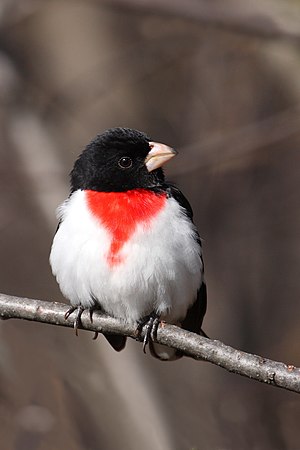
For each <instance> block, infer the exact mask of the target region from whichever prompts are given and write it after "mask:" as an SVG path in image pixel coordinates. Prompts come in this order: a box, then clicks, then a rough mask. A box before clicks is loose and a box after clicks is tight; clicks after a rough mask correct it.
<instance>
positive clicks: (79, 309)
mask: <svg viewBox="0 0 300 450" xmlns="http://www.w3.org/2000/svg"><path fill="white" fill-rule="evenodd" d="M86 309H88V310H89V314H90V320H91V323H93V312H94V310H95V309H96V308H95V307H93V306H92V307H91V308H84V307H83V306H82V305H78V306H71V308H69V309H68V311H67V312H66V313H65V319H66V320H67V319H68V318H69V317H70V315H71V314H72V313H73V312H74V311H76V317H75V320H74V330H75V334H76V336H78V329H79V328H80V327H81V316H82V313H83V311H85V310H86ZM97 337H98V331H95V334H94V337H93V339H97Z"/></svg>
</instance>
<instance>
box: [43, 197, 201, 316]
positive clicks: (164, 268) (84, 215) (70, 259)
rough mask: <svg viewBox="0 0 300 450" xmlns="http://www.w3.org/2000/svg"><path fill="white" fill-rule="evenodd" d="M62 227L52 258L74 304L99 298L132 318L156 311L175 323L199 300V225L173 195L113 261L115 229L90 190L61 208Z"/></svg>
mask: <svg viewBox="0 0 300 450" xmlns="http://www.w3.org/2000/svg"><path fill="white" fill-rule="evenodd" d="M59 218H60V219H61V224H60V227H59V229H58V231H57V233H56V235H55V237H54V240H53V245H52V249H51V254H50V264H51V267H52V271H53V274H54V275H55V276H56V278H57V281H58V283H59V286H60V289H61V291H62V293H63V294H64V296H65V297H66V298H68V299H69V300H70V302H71V304H72V305H73V306H77V305H79V304H82V305H83V306H84V307H85V308H87V307H90V306H92V305H93V304H94V302H95V300H97V302H98V303H99V305H100V306H101V307H102V308H103V309H104V310H105V311H106V312H107V313H108V314H111V315H113V316H115V317H119V318H121V319H125V320H126V321H128V322H136V321H137V320H139V319H141V318H143V317H145V316H146V315H148V314H150V313H152V312H153V311H154V310H155V311H157V312H158V313H159V314H161V317H162V319H165V320H167V321H168V322H169V323H176V322H177V321H178V320H180V319H183V318H184V317H185V315H186V312H187V309H188V308H189V306H190V305H191V304H192V303H193V302H194V301H195V300H196V296H197V290H198V289H199V287H200V284H201V281H202V263H201V258H200V253H199V252H200V249H199V245H198V243H197V242H196V240H195V228H194V225H193V224H192V223H191V221H190V220H189V219H188V218H186V217H185V215H184V214H183V213H182V208H181V207H180V205H179V204H178V203H177V202H176V201H175V200H174V199H173V198H169V199H167V202H166V206H165V207H164V208H163V209H162V210H161V211H160V212H159V213H158V215H157V216H155V218H154V220H153V221H151V222H150V225H149V224H147V225H143V224H141V223H140V224H139V225H138V226H137V228H136V230H135V232H134V233H133V235H132V236H131V237H130V239H129V241H127V242H126V243H125V244H124V246H123V247H122V249H121V250H120V256H121V257H122V258H123V262H122V263H120V264H118V265H114V266H109V264H108V262H107V254H108V251H109V248H110V243H111V236H110V233H109V232H108V231H107V230H106V229H105V227H104V226H103V225H101V223H100V221H99V219H98V218H96V217H94V216H93V215H92V214H91V213H90V211H89V210H88V207H87V204H86V199H85V192H84V191H76V192H75V193H74V194H72V196H71V197H70V199H68V200H67V201H65V202H64V203H63V204H62V205H61V207H60V208H59Z"/></svg>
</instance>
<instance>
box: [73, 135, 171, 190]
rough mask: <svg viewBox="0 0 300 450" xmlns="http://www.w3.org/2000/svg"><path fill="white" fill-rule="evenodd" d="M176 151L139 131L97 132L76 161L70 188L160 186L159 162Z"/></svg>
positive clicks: (104, 188) (161, 181)
mask: <svg viewBox="0 0 300 450" xmlns="http://www.w3.org/2000/svg"><path fill="white" fill-rule="evenodd" d="M150 152H151V154H150V155H149V153H150ZM174 154H175V152H174V150H172V149H170V148H169V147H166V146H164V145H163V144H156V143H154V142H151V141H150V139H149V138H148V137H147V136H146V135H145V134H144V133H142V132H140V131H137V130H132V129H130V128H111V129H109V130H107V131H105V132H104V133H102V134H99V135H98V136H96V137H95V139H93V140H92V141H91V142H90V143H89V144H88V145H87V146H86V148H85V150H84V151H83V152H82V153H81V155H80V156H79V158H78V159H77V161H76V162H75V164H74V168H73V170H72V172H71V191H72V192H74V191H76V190H78V189H81V190H85V189H90V190H94V191H101V192H121V191H128V190H130V189H137V188H143V189H159V187H160V186H162V184H163V182H164V174H163V171H162V169H161V167H160V166H161V165H162V164H163V163H164V162H165V161H167V160H168V159H170V158H171V157H172V156H174ZM150 159H151V164H150ZM158 160H159V162H157V161H158Z"/></svg>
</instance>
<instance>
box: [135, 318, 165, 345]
mask: <svg viewBox="0 0 300 450" xmlns="http://www.w3.org/2000/svg"><path fill="white" fill-rule="evenodd" d="M159 324H160V320H159V316H158V315H157V314H156V313H153V314H150V316H147V317H145V318H144V319H141V320H140V321H139V322H138V326H137V330H136V334H137V339H139V337H140V335H141V332H142V330H143V328H144V326H146V327H147V328H146V332H145V336H144V339H143V352H144V353H146V347H147V345H148V344H149V342H150V341H156V340H157V329H158V326H159Z"/></svg>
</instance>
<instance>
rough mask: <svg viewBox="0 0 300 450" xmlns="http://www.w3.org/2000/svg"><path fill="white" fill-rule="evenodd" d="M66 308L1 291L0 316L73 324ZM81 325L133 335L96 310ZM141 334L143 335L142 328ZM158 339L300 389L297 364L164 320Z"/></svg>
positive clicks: (264, 379)
mask: <svg viewBox="0 0 300 450" xmlns="http://www.w3.org/2000/svg"><path fill="white" fill-rule="evenodd" d="M68 308H69V306H68V305H65V304H63V303H56V302H53V303H52V302H45V301H41V300H33V299H29V298H19V297H13V296H9V295H4V294H0V317H1V318H2V319H25V320H32V321H36V322H42V323H48V324H52V325H60V326H64V327H73V321H74V319H73V318H72V315H71V317H70V318H68V319H67V320H66V319H65V317H64V315H65V313H66V311H67V310H68ZM82 328H83V329H85V330H89V331H99V332H101V333H103V332H105V333H108V334H109V333H115V334H121V335H125V336H128V337H131V338H135V337H136V327H135V326H134V325H129V324H127V323H125V322H122V321H120V320H117V319H114V318H113V317H109V316H105V315H103V314H100V313H98V312H97V311H95V313H94V314H93V323H91V321H90V318H89V314H88V313H87V312H84V313H83V315H82ZM141 338H143V332H142V335H141ZM157 342H159V343H160V344H164V345H167V346H169V347H173V348H176V349H178V350H181V351H182V352H184V353H185V354H186V355H188V356H191V357H192V358H194V359H198V360H199V359H201V360H205V361H208V362H211V363H213V364H216V365H218V366H220V367H223V368H224V369H226V370H228V371H229V372H233V373H236V374H239V375H243V376H245V377H248V378H252V379H254V380H257V381H260V382H262V383H267V384H271V385H272V386H276V387H280V388H283V389H287V390H290V391H293V392H298V393H300V368H297V367H294V366H293V365H286V364H284V363H281V362H276V361H272V360H270V359H266V358H262V357H261V356H257V355H252V354H249V353H245V352H242V351H240V350H236V349H234V348H232V347H229V346H228V345H224V344H223V343H222V342H220V341H217V340H212V339H206V338H204V337H202V336H198V335H197V334H194V333H190V332H188V331H186V330H182V329H181V328H178V327H176V326H174V325H167V324H166V325H164V326H162V327H159V329H158V332H157Z"/></svg>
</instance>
